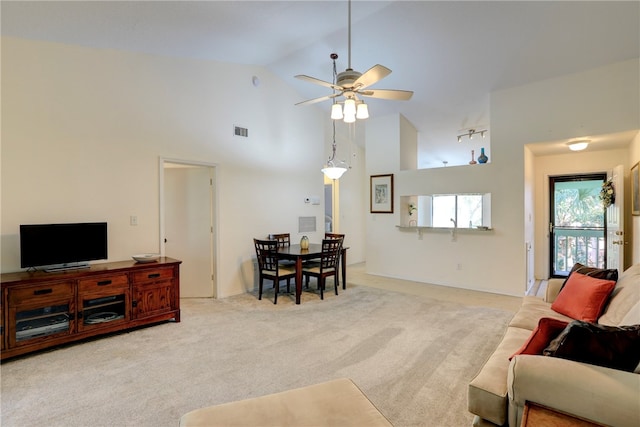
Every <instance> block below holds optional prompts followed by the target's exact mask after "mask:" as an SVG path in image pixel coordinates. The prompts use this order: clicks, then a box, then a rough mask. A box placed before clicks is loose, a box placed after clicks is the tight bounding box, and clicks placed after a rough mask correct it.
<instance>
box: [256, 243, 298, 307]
mask: <svg viewBox="0 0 640 427" xmlns="http://www.w3.org/2000/svg"><path fill="white" fill-rule="evenodd" d="M253 244H254V246H255V248H256V258H257V260H258V270H259V283H258V299H259V300H261V299H262V289H263V284H264V280H265V279H267V280H272V281H273V288H274V292H275V296H274V298H273V303H274V304H277V303H278V292H279V291H280V281H281V280H286V281H287V292H290V288H291V279H292V278H295V277H296V270H295V268H291V267H286V266H282V265H280V263H279V262H278V242H277V241H276V240H259V239H253Z"/></svg>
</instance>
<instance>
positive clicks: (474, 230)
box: [396, 225, 494, 237]
mask: <svg viewBox="0 0 640 427" xmlns="http://www.w3.org/2000/svg"><path fill="white" fill-rule="evenodd" d="M396 228H397V229H398V230H400V231H405V232H406V231H408V232H414V231H415V232H417V233H418V236H420V237H422V233H424V232H429V233H450V234H453V233H455V234H456V235H457V234H481V233H492V232H493V231H494V229H493V228H491V227H482V228H453V227H425V226H421V225H418V226H416V225H396Z"/></svg>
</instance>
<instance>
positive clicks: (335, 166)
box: [322, 161, 347, 179]
mask: <svg viewBox="0 0 640 427" xmlns="http://www.w3.org/2000/svg"><path fill="white" fill-rule="evenodd" d="M346 171H347V165H346V164H345V163H344V162H343V161H339V162H334V161H329V162H327V165H326V166H325V167H324V168H322V173H324V174H325V175H326V176H327V178H329V179H340V177H341V176H342V175H343V174H344V173H345V172H346Z"/></svg>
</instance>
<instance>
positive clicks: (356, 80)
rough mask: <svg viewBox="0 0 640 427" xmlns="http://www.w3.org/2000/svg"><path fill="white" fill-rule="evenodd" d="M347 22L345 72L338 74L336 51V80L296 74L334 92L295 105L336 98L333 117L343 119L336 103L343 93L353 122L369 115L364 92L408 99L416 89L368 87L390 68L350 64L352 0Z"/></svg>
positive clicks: (383, 96)
mask: <svg viewBox="0 0 640 427" xmlns="http://www.w3.org/2000/svg"><path fill="white" fill-rule="evenodd" d="M348 24H349V25H348V52H349V58H348V59H349V60H348V67H347V69H346V70H344V71H343V72H341V73H338V74H336V72H335V61H336V59H337V58H338V55H337V54H335V53H332V54H331V59H333V64H334V76H335V79H334V83H329V82H326V81H324V80H320V79H317V78H315V77H310V76H306V75H303V74H299V75H297V76H295V77H296V78H297V79H300V80H304V81H307V82H310V83H314V84H317V85H320V86H325V87H328V88H330V89H333V91H334V92H333V93H332V94H330V95H325V96H321V97H319V98H314V99H309V100H306V101H302V102H299V103H297V104H296V105H307V104H315V103H316V102H322V101H326V100H328V99H334V108H332V111H331V118H333V119H341V118H343V113H342V110H341V109H340V106H339V105H338V104H337V103H336V101H335V98H338V97H341V96H342V97H344V98H345V100H344V104H345V108H344V109H345V111H344V119H345V122H353V121H355V118H356V117H357V118H367V117H368V116H369V114H368V110H367V107H366V104H365V103H364V102H363V101H362V100H360V99H359V98H358V97H360V96H362V97H369V98H379V99H391V100H395V101H407V100H409V99H411V97H412V96H413V92H412V91H407V90H395V89H369V86H371V85H373V84H374V83H377V82H378V81H379V80H382V79H383V78H384V77H386V76H388V75H389V74H391V70H390V69H388V68H387V67H385V66H383V65H380V64H377V65H374V66H373V67H371V68H369V69H368V70H367V71H365V72H364V73H360V72H359V71H356V70H354V69H353V68H351V0H349V9H348ZM356 105H357V116H356ZM336 106H337V107H338V108H337V109H336V108H335V107H336ZM338 110H339V113H338ZM351 116H353V117H351Z"/></svg>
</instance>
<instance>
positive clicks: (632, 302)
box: [598, 264, 640, 326]
mask: <svg viewBox="0 0 640 427" xmlns="http://www.w3.org/2000/svg"><path fill="white" fill-rule="evenodd" d="M639 302H640V264H635V265H633V266H631V267H629V268H628V269H626V270H625V271H624V272H623V273H622V274H621V275H620V278H619V279H618V283H616V287H615V288H614V289H613V292H611V296H610V298H609V304H608V305H607V306H606V307H605V309H604V313H603V314H602V316H600V318H599V319H598V323H600V324H602V325H608V326H622V325H637V324H640V305H638V304H639Z"/></svg>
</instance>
